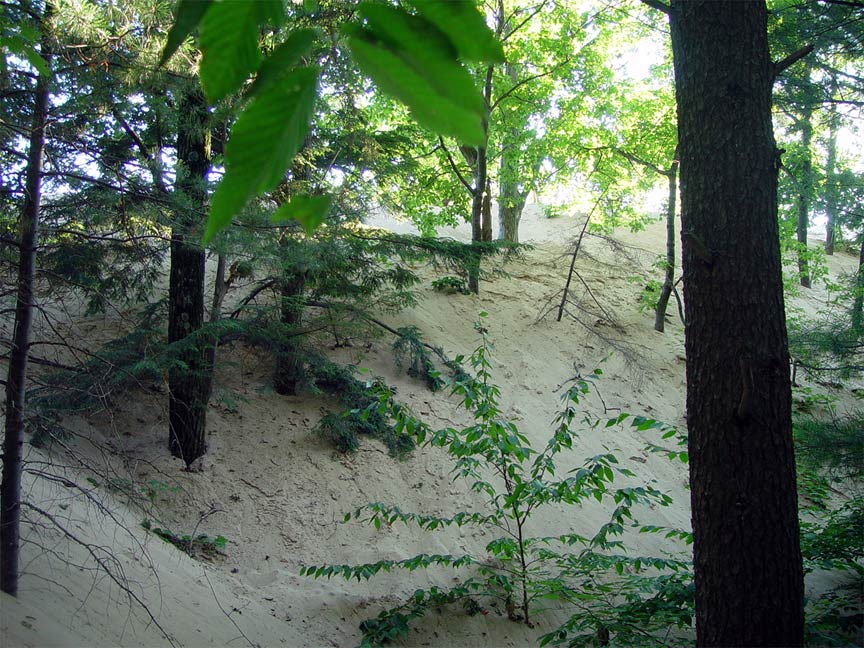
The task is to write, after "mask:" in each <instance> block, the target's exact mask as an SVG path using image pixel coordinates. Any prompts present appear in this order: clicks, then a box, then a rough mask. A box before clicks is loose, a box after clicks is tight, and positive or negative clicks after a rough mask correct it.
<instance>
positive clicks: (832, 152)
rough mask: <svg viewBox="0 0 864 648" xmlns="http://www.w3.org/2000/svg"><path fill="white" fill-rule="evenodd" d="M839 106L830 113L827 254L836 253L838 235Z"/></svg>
mask: <svg viewBox="0 0 864 648" xmlns="http://www.w3.org/2000/svg"><path fill="white" fill-rule="evenodd" d="M836 167H837V107H836V106H835V105H833V104H832V105H831V109H830V111H829V114H828V159H827V160H826V161H825V180H826V184H827V187H826V189H827V190H826V192H825V194H826V195H825V217H826V221H825V254H828V255H831V254H834V241H835V238H836V236H837V184H836V183H837V178H836V177H835V173H836V171H837V168H836Z"/></svg>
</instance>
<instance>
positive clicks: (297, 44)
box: [250, 29, 318, 96]
mask: <svg viewBox="0 0 864 648" xmlns="http://www.w3.org/2000/svg"><path fill="white" fill-rule="evenodd" d="M317 37H318V34H317V32H315V30H314V29H297V30H295V31H293V32H291V34H289V35H288V38H287V39H285V42H283V43H282V44H281V45H279V47H277V48H276V49H275V50H274V51H273V53H272V54H271V55H270V56H268V57H267V59H265V61H264V62H263V63H262V64H261V67H260V68H259V70H258V75H257V77H256V78H255V84H254V85H253V86H252V91H251V93H250V94H251V95H252V96H254V95H257V94H259V93H261V92H262V91H263V90H265V89H266V88H267V87H268V86H269V85H270V84H272V83H274V82H276V81H279V80H280V79H282V78H283V77H284V76H285V75H286V74H289V73H290V72H291V71H292V70H293V69H294V66H296V65H297V64H298V63H299V62H300V59H301V58H303V56H305V55H306V54H308V53H309V51H310V50H311V49H312V43H314V42H315V39H316V38H317Z"/></svg>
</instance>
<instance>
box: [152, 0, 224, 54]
mask: <svg viewBox="0 0 864 648" xmlns="http://www.w3.org/2000/svg"><path fill="white" fill-rule="evenodd" d="M212 2H213V0H180V2H179V3H178V5H177V13H176V14H175V16H174V24H173V25H171V30H170V31H169V32H168V38H167V39H166V41H165V49H164V50H163V51H162V58H161V59H159V65H165V63H167V62H168V59H170V58H171V55H172V54H174V52H176V51H177V48H179V47H180V46H181V45H182V44H183V41H184V40H186V37H187V36H189V35H190V34H191V33H192V32H194V31H195V28H196V27H197V26H198V23H200V22H201V19H202V18H203V17H204V14H205V13H206V12H207V9H209V8H210V5H211V4H212Z"/></svg>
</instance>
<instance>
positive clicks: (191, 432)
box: [168, 87, 213, 467]
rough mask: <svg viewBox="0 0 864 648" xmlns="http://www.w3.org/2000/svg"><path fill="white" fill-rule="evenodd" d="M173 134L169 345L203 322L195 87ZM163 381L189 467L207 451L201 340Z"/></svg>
mask: <svg viewBox="0 0 864 648" xmlns="http://www.w3.org/2000/svg"><path fill="white" fill-rule="evenodd" d="M179 111H180V113H179V114H180V122H179V127H178V132H177V183H176V187H177V188H176V193H177V198H178V200H177V202H178V210H177V213H176V215H175V220H174V223H173V226H172V230H171V275H170V283H169V288H168V342H169V343H175V342H179V341H180V340H183V339H184V338H186V337H187V336H189V335H191V334H193V333H196V332H197V331H198V330H199V329H200V328H201V326H202V325H203V324H204V250H203V249H202V248H201V247H200V246H199V245H198V243H197V238H198V237H197V235H195V234H193V233H190V228H193V227H194V226H195V224H196V223H198V222H199V221H200V219H201V218H202V217H203V213H204V211H205V208H206V202H207V174H208V172H209V171H210V132H209V111H208V110H207V102H206V100H205V98H204V94H203V92H202V91H201V89H200V87H190V88H187V89H185V90H184V91H183V95H182V97H181V100H180V102H179ZM178 359H179V361H180V362H178V363H177V365H175V367H174V368H173V369H172V370H171V372H170V374H169V377H168V390H169V412H168V413H169V433H168V447H169V449H170V451H171V454H172V455H173V456H175V457H178V458H180V459H183V461H184V462H185V463H186V466H187V467H188V466H190V465H191V464H192V463H193V462H194V461H195V460H196V459H198V458H199V457H201V456H203V455H204V454H205V453H206V452H207V439H206V433H207V431H206V418H207V417H206V415H207V401H208V400H209V399H210V389H211V384H212V373H213V367H212V364H211V360H212V355H211V353H210V349H209V345H208V344H207V343H205V341H204V340H200V341H198V342H197V343H196V344H191V345H189V346H188V347H187V348H185V349H184V350H183V351H182V352H181V353H180V355H179V358H178Z"/></svg>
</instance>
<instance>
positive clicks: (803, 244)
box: [796, 68, 813, 288]
mask: <svg viewBox="0 0 864 648" xmlns="http://www.w3.org/2000/svg"><path fill="white" fill-rule="evenodd" d="M804 81H805V83H809V82H810V71H809V68H808V69H807V73H806V75H805V77H804ZM812 144H813V107H812V106H811V105H810V104H809V103H806V104H805V105H804V108H803V111H802V115H801V150H802V151H803V154H804V157H803V159H802V160H801V176H800V178H799V179H798V222H797V225H796V233H797V234H798V277H799V281H800V283H801V285H802V286H803V287H804V288H809V287H810V263H809V261H808V260H807V228H808V227H810V200H811V198H812V196H813V157H812V153H811V147H812Z"/></svg>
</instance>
